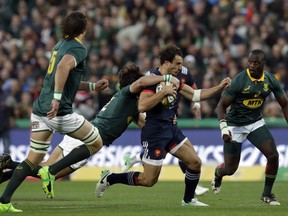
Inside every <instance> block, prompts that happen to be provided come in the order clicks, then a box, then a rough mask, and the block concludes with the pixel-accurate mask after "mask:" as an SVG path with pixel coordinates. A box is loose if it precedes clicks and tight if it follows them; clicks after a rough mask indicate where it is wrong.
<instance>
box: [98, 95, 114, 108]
mask: <svg viewBox="0 0 288 216" xmlns="http://www.w3.org/2000/svg"><path fill="white" fill-rule="evenodd" d="M114 98H115V97H112V98H111V99H110V101H109V102H108V103H106V104H105V106H103V107H102V109H101V110H100V112H103V111H105V110H106V108H107V106H108V104H110V103H111V101H112V100H113V99H114Z"/></svg>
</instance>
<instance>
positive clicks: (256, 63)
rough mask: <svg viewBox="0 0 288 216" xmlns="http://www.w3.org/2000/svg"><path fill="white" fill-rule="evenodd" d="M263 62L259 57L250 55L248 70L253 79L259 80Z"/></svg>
mask: <svg viewBox="0 0 288 216" xmlns="http://www.w3.org/2000/svg"><path fill="white" fill-rule="evenodd" d="M264 65H265V61H264V59H263V57H262V56H261V55H250V56H249V57H248V68H249V71H250V75H251V76H252V77H253V78H256V79H258V78H260V77H261V76H262V74H263V70H264Z"/></svg>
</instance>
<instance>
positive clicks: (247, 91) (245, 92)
mask: <svg viewBox="0 0 288 216" xmlns="http://www.w3.org/2000/svg"><path fill="white" fill-rule="evenodd" d="M249 90H250V85H249V86H248V87H247V88H245V89H244V90H243V91H242V93H243V94H247V93H249Z"/></svg>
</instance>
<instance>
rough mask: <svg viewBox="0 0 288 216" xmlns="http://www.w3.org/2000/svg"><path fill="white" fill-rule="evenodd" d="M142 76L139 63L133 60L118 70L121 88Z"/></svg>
mask: <svg viewBox="0 0 288 216" xmlns="http://www.w3.org/2000/svg"><path fill="white" fill-rule="evenodd" d="M142 76H143V74H142V73H141V72H140V68H139V67H138V66H137V65H135V64H134V63H133V62H127V63H126V64H125V65H124V66H123V68H122V69H121V70H120V71H119V72H118V77H119V84H120V89H121V88H124V87H125V86H127V85H130V84H132V83H133V82H135V81H136V80H138V79H139V78H140V77H142Z"/></svg>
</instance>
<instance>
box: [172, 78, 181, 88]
mask: <svg viewBox="0 0 288 216" xmlns="http://www.w3.org/2000/svg"><path fill="white" fill-rule="evenodd" d="M170 82H171V83H172V84H173V85H175V86H176V88H177V89H178V88H179V87H180V86H179V85H180V81H179V79H177V78H176V77H174V76H171V79H170Z"/></svg>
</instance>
